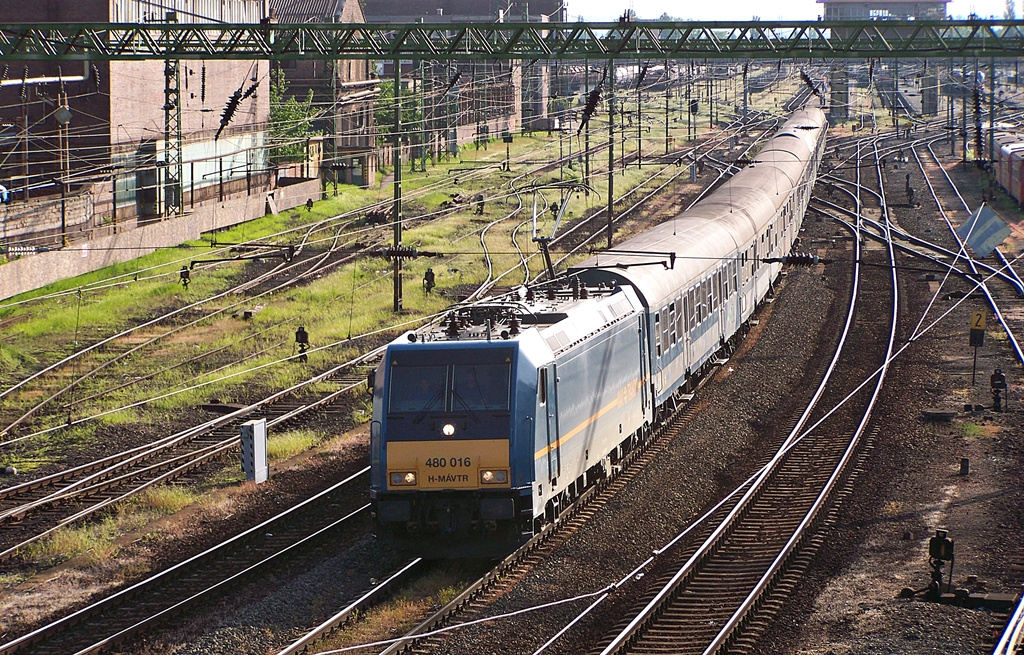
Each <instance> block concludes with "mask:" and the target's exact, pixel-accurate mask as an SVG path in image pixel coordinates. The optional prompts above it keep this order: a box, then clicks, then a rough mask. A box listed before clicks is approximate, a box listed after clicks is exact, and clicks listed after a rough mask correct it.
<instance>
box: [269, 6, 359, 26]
mask: <svg viewBox="0 0 1024 655" xmlns="http://www.w3.org/2000/svg"><path fill="white" fill-rule="evenodd" d="M270 11H271V13H272V14H273V16H274V18H276V19H277V21H278V22H279V23H310V22H331V21H332V20H333V19H334V18H335V17H337V20H338V22H341V23H362V22H365V20H363V12H362V9H360V7H359V2H358V0H270ZM356 11H358V19H355V17H354V14H353V12H356Z"/></svg>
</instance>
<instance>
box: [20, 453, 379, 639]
mask: <svg viewBox="0 0 1024 655" xmlns="http://www.w3.org/2000/svg"><path fill="white" fill-rule="evenodd" d="M369 470H370V467H368V466H367V467H365V468H363V469H360V470H359V471H357V472H356V473H353V474H352V475H350V476H349V477H347V478H345V479H344V480H342V481H340V482H337V483H335V484H334V485H332V486H330V487H328V488H327V489H325V490H323V491H321V492H319V493H318V494H316V495H314V496H311V497H310V498H307V499H306V500H304V501H302V502H301V503H299V504H298V505H294V506H292V507H289V508H288V509H286V510H285V511H283V512H281V513H280V514H277V515H276V516H273V517H271V518H269V519H267V520H265V521H262V522H261V523H259V524H258V525H255V526H253V527H251V528H249V529H248V530H246V531H244V532H241V533H239V534H237V535H235V536H233V537H231V538H229V539H227V540H225V541H223V542H221V543H220V544H218V545H216V546H214V547H212V548H209V549H207V550H204V551H203V552H201V553H198V554H196V555H193V556H192V557H190V558H188V559H186V560H184V561H182V562H179V563H178V564H175V565H174V566H172V567H170V568H168V569H165V570H163V571H161V572H160V573H157V574H156V575H154V576H151V577H149V578H146V579H145V580H142V581H140V582H137V583H135V584H132V585H131V586H129V587H126V588H124V589H121V590H119V591H117V592H115V593H114V594H112V595H110V596H107V597H106V598H104V599H102V600H100V601H98V602H96V603H93V604H91V605H89V606H87V607H84V608H82V609H80V610H77V611H75V612H73V613H72V614H69V615H67V616H64V617H62V618H60V619H57V620H56V621H53V622H51V623H49V624H47V625H45V626H43V627H40V628H37V629H36V630H33V631H32V632H30V633H28V634H25V635H22V636H21V637H18V638H17V639H14V640H12V641H9V642H7V643H4V644H0V655H8V654H9V653H15V652H18V651H19V650H21V649H23V648H25V647H26V646H29V645H31V644H33V643H36V642H38V641H39V640H41V639H43V638H45V637H47V636H50V635H53V634H55V633H57V632H59V631H62V630H65V629H67V628H69V627H71V626H73V625H75V624H77V623H79V622H81V621H82V620H84V619H86V618H88V617H89V616H91V615H93V614H95V613H97V612H99V611H101V610H104V609H107V608H111V607H115V606H116V605H117V604H119V603H121V602H123V601H125V600H127V599H128V598H130V597H131V596H133V595H135V594H137V593H138V592H139V591H141V590H143V589H146V588H149V587H151V586H152V585H155V584H156V583H158V582H161V581H163V580H164V579H167V578H171V577H172V576H173V575H176V574H178V573H180V572H183V571H187V570H188V569H189V568H191V567H194V566H196V565H197V564H198V563H199V562H203V561H207V560H209V559H211V558H213V557H215V556H218V555H220V554H221V553H223V552H225V551H226V550H227V549H228V547H230V546H233V545H235V544H238V543H241V542H242V541H243V540H245V539H247V538H249V537H252V536H256V535H259V534H265V533H266V530H267V528H268V527H270V526H272V525H274V524H275V523H276V522H279V521H281V520H283V519H285V518H287V517H288V516H290V515H291V514H293V513H295V512H298V511H299V510H301V509H304V508H307V507H313V506H315V504H316V503H318V502H319V501H320V500H322V499H323V498H325V497H326V496H328V495H329V494H331V493H333V492H334V491H336V490H338V489H340V488H341V487H343V486H345V485H347V484H349V483H351V482H352V481H353V480H355V479H357V478H359V477H361V476H363V475H365V474H367V473H368V472H369ZM367 509H369V505H363V506H362V507H360V508H359V509H357V510H355V511H354V512H351V513H350V514H348V515H346V516H345V517H344V518H343V519H341V520H342V521H344V520H347V519H349V518H352V517H353V516H355V515H358V514H359V513H362V512H365V511H366V510H367ZM334 525H336V523H331V524H330V525H329V526H328V528H324V529H329V528H330V527H333V526H334ZM315 534H320V532H317V533H315ZM247 570H248V569H247ZM229 579H231V578H229ZM85 652H91V651H85Z"/></svg>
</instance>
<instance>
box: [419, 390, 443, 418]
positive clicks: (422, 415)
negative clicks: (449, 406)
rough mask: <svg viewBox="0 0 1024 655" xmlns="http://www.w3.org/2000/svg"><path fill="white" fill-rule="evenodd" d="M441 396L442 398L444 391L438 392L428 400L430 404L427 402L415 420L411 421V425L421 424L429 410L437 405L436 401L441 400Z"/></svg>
mask: <svg viewBox="0 0 1024 655" xmlns="http://www.w3.org/2000/svg"><path fill="white" fill-rule="evenodd" d="M443 396H444V391H438V392H437V393H435V394H434V397H433V398H431V399H430V402H428V403H427V404H426V405H425V406H424V407H423V409H421V410H420V413H419V414H417V415H416V418H414V419H413V420H412V422H413V424H419V423H422V422H423V419H425V418H426V417H427V414H429V413H430V410H431V409H433V407H434V405H435V404H436V403H437V401H439V400H441V398H442V397H443Z"/></svg>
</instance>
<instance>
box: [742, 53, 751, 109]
mask: <svg viewBox="0 0 1024 655" xmlns="http://www.w3.org/2000/svg"><path fill="white" fill-rule="evenodd" d="M749 65H750V62H747V61H744V62H743V118H746V117H747V94H748V89H747V66H749Z"/></svg>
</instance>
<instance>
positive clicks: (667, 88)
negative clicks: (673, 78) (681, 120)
mask: <svg viewBox="0 0 1024 655" xmlns="http://www.w3.org/2000/svg"><path fill="white" fill-rule="evenodd" d="M668 80H669V77H668V59H666V60H665V154H666V155H667V154H668V97H669V83H668Z"/></svg>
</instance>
